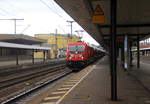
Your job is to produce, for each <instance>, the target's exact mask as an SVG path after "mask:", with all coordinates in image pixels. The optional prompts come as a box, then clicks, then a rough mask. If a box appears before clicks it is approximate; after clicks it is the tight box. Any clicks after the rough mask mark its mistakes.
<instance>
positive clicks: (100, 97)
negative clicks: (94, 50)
mask: <svg viewBox="0 0 150 104" xmlns="http://www.w3.org/2000/svg"><path fill="white" fill-rule="evenodd" d="M117 70H118V73H117V81H118V86H117V87H118V92H117V94H118V101H111V82H110V81H111V79H110V68H109V60H108V57H106V56H105V57H104V58H103V59H102V60H100V61H99V62H98V63H97V64H96V67H95V68H94V69H93V70H92V71H91V72H90V73H89V74H88V76H86V78H85V79H84V80H82V81H81V82H80V83H79V84H78V85H77V86H76V87H75V88H74V89H73V90H72V91H71V92H70V93H68V94H67V95H66V96H65V97H64V99H62V100H61V101H60V103H59V104H150V93H149V92H148V91H147V90H146V89H145V88H144V87H143V86H142V85H141V83H139V81H137V79H136V78H135V77H134V76H132V75H131V74H129V73H128V72H125V71H124V70H123V69H122V67H121V66H119V65H118V67H117Z"/></svg>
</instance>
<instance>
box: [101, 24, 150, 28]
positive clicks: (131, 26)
mask: <svg viewBox="0 0 150 104" xmlns="http://www.w3.org/2000/svg"><path fill="white" fill-rule="evenodd" d="M99 27H100V28H110V27H111V25H99ZM117 27H118V28H133V27H150V24H149V23H148V24H117Z"/></svg>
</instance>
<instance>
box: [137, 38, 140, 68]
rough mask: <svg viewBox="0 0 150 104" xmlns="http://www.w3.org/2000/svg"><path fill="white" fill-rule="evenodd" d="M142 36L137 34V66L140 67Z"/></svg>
mask: <svg viewBox="0 0 150 104" xmlns="http://www.w3.org/2000/svg"><path fill="white" fill-rule="evenodd" d="M139 40H140V38H139V36H137V68H140V42H139Z"/></svg>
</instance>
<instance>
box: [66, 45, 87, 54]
mask: <svg viewBox="0 0 150 104" xmlns="http://www.w3.org/2000/svg"><path fill="white" fill-rule="evenodd" d="M84 49H85V45H70V46H69V52H70V53H83V52H84Z"/></svg>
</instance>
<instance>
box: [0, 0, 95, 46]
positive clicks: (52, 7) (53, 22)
mask: <svg viewBox="0 0 150 104" xmlns="http://www.w3.org/2000/svg"><path fill="white" fill-rule="evenodd" d="M12 18H16V19H24V20H18V21H17V26H16V28H17V29H16V32H17V33H18V34H20V33H23V34H26V35H30V36H34V34H40V33H55V30H56V29H57V30H58V33H62V34H68V33H70V26H69V25H70V24H69V23H67V22H66V21H67V20H73V19H72V18H71V17H70V16H69V15H68V14H67V13H65V11H64V10H62V9H61V8H60V7H59V6H58V5H57V4H56V3H55V2H54V1H53V0H0V19H12ZM14 27H15V26H14V21H12V20H0V33H10V34H13V33H14ZM76 30H83V29H82V28H81V27H80V26H79V25H78V24H77V23H75V22H74V23H73V33H74V34H77V33H76V32H75V31H76ZM80 35H83V40H86V41H88V42H89V43H93V44H97V43H96V42H95V41H94V40H93V39H92V38H91V37H90V36H89V35H88V34H87V33H86V32H83V33H82V34H81V33H80Z"/></svg>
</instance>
